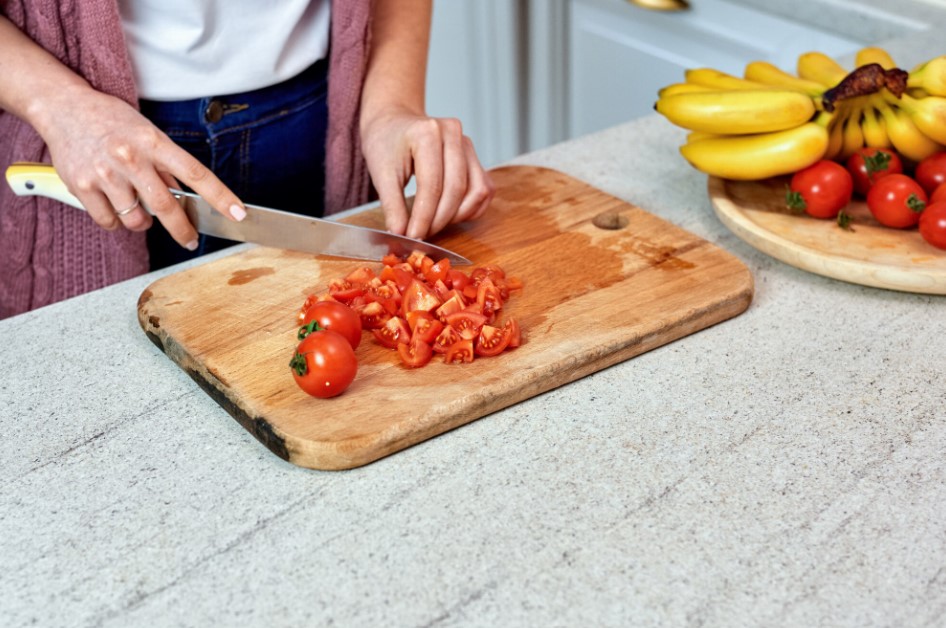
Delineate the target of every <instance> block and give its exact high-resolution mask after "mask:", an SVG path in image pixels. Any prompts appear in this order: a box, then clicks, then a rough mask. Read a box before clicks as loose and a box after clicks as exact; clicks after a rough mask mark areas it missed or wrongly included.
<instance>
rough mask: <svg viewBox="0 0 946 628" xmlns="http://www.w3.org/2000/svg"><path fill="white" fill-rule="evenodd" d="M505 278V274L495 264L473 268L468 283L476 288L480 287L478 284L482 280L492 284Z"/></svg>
mask: <svg viewBox="0 0 946 628" xmlns="http://www.w3.org/2000/svg"><path fill="white" fill-rule="evenodd" d="M505 277H506V272H505V271H504V270H503V269H502V268H500V267H499V266H496V265H495V264H488V265H486V266H479V267H477V268H474V269H473V272H472V273H470V281H472V282H473V284H474V285H477V286H478V285H480V283H481V282H482V281H483V280H484V279H487V278H488V279H490V280H491V281H493V282H496V281H497V280H500V279H505Z"/></svg>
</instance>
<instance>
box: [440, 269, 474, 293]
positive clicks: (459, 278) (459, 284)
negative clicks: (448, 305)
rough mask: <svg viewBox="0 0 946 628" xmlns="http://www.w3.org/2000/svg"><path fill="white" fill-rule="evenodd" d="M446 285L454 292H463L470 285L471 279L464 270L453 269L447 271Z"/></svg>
mask: <svg viewBox="0 0 946 628" xmlns="http://www.w3.org/2000/svg"><path fill="white" fill-rule="evenodd" d="M444 283H446V284H447V285H448V286H450V287H451V288H453V289H454V290H458V291H460V292H463V289H464V288H465V287H466V286H467V285H468V284H469V283H470V277H469V276H468V275H467V274H466V273H465V272H463V271H462V270H457V269H456V268H451V269H450V270H448V271H447V280H446V281H445V282H444Z"/></svg>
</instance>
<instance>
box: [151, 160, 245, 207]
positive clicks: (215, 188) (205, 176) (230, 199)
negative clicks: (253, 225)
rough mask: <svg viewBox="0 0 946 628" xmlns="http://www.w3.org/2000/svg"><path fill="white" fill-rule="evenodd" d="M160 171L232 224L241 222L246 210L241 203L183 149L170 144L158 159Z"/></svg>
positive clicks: (205, 167)
mask: <svg viewBox="0 0 946 628" xmlns="http://www.w3.org/2000/svg"><path fill="white" fill-rule="evenodd" d="M159 163H160V164H161V165H162V166H163V170H165V171H166V172H168V174H170V175H171V176H173V177H174V178H175V179H177V180H178V181H180V182H182V183H184V184H186V185H187V186H188V187H190V188H191V189H192V190H194V192H195V193H197V194H198V195H199V196H200V197H201V198H202V199H204V200H205V201H207V202H208V203H209V204H210V206H211V207H213V208H214V209H215V210H217V211H218V212H220V213H221V214H223V215H224V216H227V217H229V218H231V219H233V220H243V219H244V218H245V217H246V209H245V208H244V207H243V203H242V202H241V201H240V199H239V198H238V197H237V195H236V194H234V193H233V192H232V191H231V190H230V188H228V187H227V186H226V185H225V184H224V183H223V181H221V180H220V179H218V178H217V176H216V175H215V174H214V173H213V172H211V170H210V168H208V167H207V166H205V165H204V164H202V163H200V161H198V160H197V158H196V157H194V156H193V155H191V154H190V153H188V152H187V151H186V150H184V149H183V148H180V147H179V146H177V145H174V144H172V145H171V149H170V150H168V151H167V153H166V154H163V155H161V156H160V157H159Z"/></svg>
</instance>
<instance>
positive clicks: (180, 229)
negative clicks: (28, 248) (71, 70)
mask: <svg viewBox="0 0 946 628" xmlns="http://www.w3.org/2000/svg"><path fill="white" fill-rule="evenodd" d="M45 106H48V107H50V108H51V109H50V110H51V111H56V110H58V111H68V112H69V115H65V116H63V115H58V116H46V117H45V121H44V122H43V123H41V124H40V125H39V128H40V129H41V131H40V133H41V134H42V135H43V138H44V139H45V140H46V144H47V146H48V147H49V151H50V154H51V155H52V160H53V165H54V166H55V167H56V170H57V172H58V173H59V176H60V177H62V179H63V181H64V182H65V183H66V186H67V187H68V188H69V191H70V192H72V193H73V194H74V195H75V196H76V197H77V198H78V199H79V200H80V201H81V202H82V205H83V206H84V207H85V208H86V210H87V211H88V212H89V215H90V216H91V217H92V219H93V220H94V221H95V222H96V223H98V225H99V226H101V227H102V228H104V229H108V230H112V229H117V228H119V227H121V226H124V227H125V228H127V229H131V230H133V231H140V230H144V229H147V228H149V227H150V226H151V224H152V218H151V216H150V215H149V214H148V212H146V211H145V210H144V209H143V208H142V205H145V206H147V207H148V208H149V209H150V210H151V211H152V212H154V216H155V217H156V218H157V219H158V220H160V221H161V223H162V224H163V225H164V227H165V228H166V229H167V230H168V233H170V235H171V237H173V238H174V240H175V241H177V242H178V243H179V244H180V245H181V246H184V247H186V248H188V249H191V250H193V249H195V248H196V247H197V232H196V230H195V229H194V227H193V225H191V224H190V222H189V221H188V219H187V215H186V214H185V213H184V210H183V209H182V208H181V206H180V204H179V203H178V202H177V201H176V200H175V198H174V197H173V196H172V195H171V193H170V192H169V191H168V187H180V185H179V183H178V182H183V183H185V184H187V185H188V186H190V187H191V188H192V189H193V190H194V191H195V192H196V193H197V194H199V195H200V196H201V197H203V198H204V199H205V200H207V202H209V203H210V204H211V205H212V206H213V207H214V208H216V209H217V211H220V212H221V213H223V214H224V215H227V216H230V217H231V218H233V219H235V220H242V219H243V217H245V215H246V213H245V210H244V209H243V206H242V204H241V203H240V200H239V199H238V198H237V197H236V195H235V194H233V192H231V191H230V190H229V188H227V186H225V185H224V184H223V183H222V182H221V181H220V180H219V179H218V178H217V177H216V176H214V174H213V173H212V172H211V171H210V170H209V169H208V168H207V167H206V166H204V165H203V164H201V163H200V162H199V161H198V160H197V159H196V158H195V157H193V156H191V155H190V154H189V153H188V152H187V151H185V150H184V149H182V148H180V147H179V146H178V145H177V144H175V143H174V142H173V141H172V140H171V139H170V138H169V137H167V135H165V134H164V133H163V132H162V131H161V130H160V129H158V128H157V127H156V126H155V125H154V124H152V123H151V121H150V120H148V119H147V118H145V117H144V116H143V115H141V114H140V113H139V112H138V111H137V110H135V109H134V108H133V107H131V106H130V105H128V103H126V102H125V101H123V100H121V99H119V98H116V97H114V96H110V95H108V94H104V93H102V92H98V91H96V90H94V89H92V88H91V87H88V86H82V85H77V86H73V87H71V88H70V89H67V90H65V92H64V93H60V94H57V95H55V96H52V97H50V98H49V101H48V102H47V103H46V104H45ZM128 208H133V209H131V210H130V211H127V212H126V211H124V210H127V209H128Z"/></svg>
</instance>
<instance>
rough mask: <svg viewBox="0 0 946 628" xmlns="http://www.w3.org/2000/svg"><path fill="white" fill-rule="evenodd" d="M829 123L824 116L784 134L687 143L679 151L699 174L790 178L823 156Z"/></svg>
mask: <svg viewBox="0 0 946 628" xmlns="http://www.w3.org/2000/svg"><path fill="white" fill-rule="evenodd" d="M822 116H828V117H827V118H825V119H822ZM829 119H830V114H821V115H819V119H818V120H815V121H812V122H806V123H805V124H802V125H799V126H796V127H794V128H791V129H787V130H784V131H775V132H772V133H758V134H754V135H735V136H726V137H712V138H707V139H702V140H697V141H694V142H688V143H687V144H684V145H683V146H681V147H680V153H681V154H682V155H683V157H684V158H685V159H686V160H687V161H688V162H690V164H691V165H692V166H693V167H694V168H696V169H697V170H700V171H701V172H705V173H707V174H710V175H713V176H717V177H722V178H726V179H740V180H758V179H766V178H768V177H774V176H777V175H782V174H790V173H793V172H796V171H798V170H801V169H802V168H806V167H807V166H810V165H811V164H813V163H815V162H816V161H818V160H819V159H821V158H822V157H823V156H824V152H825V149H826V148H827V146H828V131H827V129H826V128H825V127H826V125H827V121H828V120H829Z"/></svg>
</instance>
